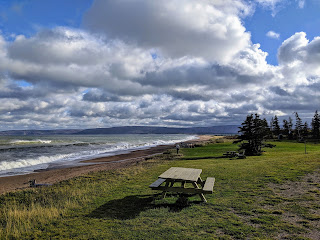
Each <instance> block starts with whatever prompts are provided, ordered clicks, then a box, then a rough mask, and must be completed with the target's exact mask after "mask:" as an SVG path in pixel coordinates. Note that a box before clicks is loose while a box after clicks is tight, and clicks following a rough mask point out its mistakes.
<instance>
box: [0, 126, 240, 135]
mask: <svg viewBox="0 0 320 240" xmlns="http://www.w3.org/2000/svg"><path fill="white" fill-rule="evenodd" d="M238 130H239V126H237V125H224V126H212V127H193V128H173V127H148V126H125V127H112V128H94V129H57V130H12V131H2V132H0V136H18V135H19V136H21V135H25V136H32V135H73V134H77V135H80V134H83V135H85V134H86V135H89V134H90V135H95V134H237V133H238Z"/></svg>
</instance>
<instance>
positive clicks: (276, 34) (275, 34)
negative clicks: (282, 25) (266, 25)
mask: <svg viewBox="0 0 320 240" xmlns="http://www.w3.org/2000/svg"><path fill="white" fill-rule="evenodd" d="M266 36H267V37H269V38H274V39H279V38H280V34H279V33H276V32H274V31H269V32H267V34H266Z"/></svg>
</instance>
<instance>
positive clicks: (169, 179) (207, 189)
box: [149, 167, 215, 202]
mask: <svg viewBox="0 0 320 240" xmlns="http://www.w3.org/2000/svg"><path fill="white" fill-rule="evenodd" d="M201 172H202V169H195V168H182V167H172V168H169V169H168V170H167V171H165V172H164V173H162V174H161V175H160V176H159V178H158V180H156V181H155V182H153V183H152V184H151V185H150V186H149V187H150V188H151V189H152V190H161V191H162V197H163V198H164V197H165V196H166V193H167V192H173V193H178V194H190V195H191V196H193V195H199V196H200V198H201V200H202V201H203V202H207V200H206V198H205V197H204V195H203V194H210V193H212V192H213V186H214V182H215V178H214V177H208V178H207V179H206V181H202V179H201V177H200V174H201ZM176 183H178V184H179V185H180V186H174V184H176ZM187 183H191V185H192V187H191V188H190V187H186V184H187ZM161 184H164V186H161ZM176 185H177V184H176ZM189 185H190V184H189Z"/></svg>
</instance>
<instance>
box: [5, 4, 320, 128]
mask: <svg viewBox="0 0 320 240" xmlns="http://www.w3.org/2000/svg"><path fill="white" fill-rule="evenodd" d="M319 13H320V0H250V1H249V0H248V1H244V0H201V1H200V0H153V1H152V0H117V1H112V0H77V1H73V0H54V1H53V0H22V1H14V0H12V1H10V0H0V131H1V130H18V129H19V130H21V129H66V128H98V127H114V126H133V125H134V126H136V125H149V126H168V127H170V126H174V127H195V126H218V125H230V124H241V122H243V121H244V120H245V117H246V116H247V115H248V114H252V113H253V114H255V113H258V114H259V115H260V116H261V117H263V118H267V119H268V120H269V119H271V117H273V116H275V115H277V116H278V117H279V118H280V120H282V119H288V118H289V117H292V118H293V119H294V112H298V113H299V115H300V117H301V118H302V120H303V121H308V122H309V123H310V120H311V118H312V117H313V115H314V112H315V111H316V110H320V108H319V102H320V94H319V90H320V64H319V63H320V28H319V26H320V14H319Z"/></svg>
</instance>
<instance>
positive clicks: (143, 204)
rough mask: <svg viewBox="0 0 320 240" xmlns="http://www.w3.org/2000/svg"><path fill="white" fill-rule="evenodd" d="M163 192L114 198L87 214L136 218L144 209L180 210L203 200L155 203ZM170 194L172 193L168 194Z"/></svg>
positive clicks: (91, 215) (123, 218)
mask: <svg viewBox="0 0 320 240" xmlns="http://www.w3.org/2000/svg"><path fill="white" fill-rule="evenodd" d="M160 195H161V193H159V194H153V195H151V194H150V195H131V196H126V197H124V198H122V199H114V200H110V201H109V202H107V203H105V204H103V205H101V206H100V207H98V208H96V209H95V210H93V211H92V212H91V213H89V214H88V215H87V217H90V218H109V219H121V220H125V219H134V218H136V217H137V216H139V214H140V213H141V212H143V211H146V210H148V209H156V208H169V211H171V212H180V211H181V210H182V209H184V208H186V207H189V206H190V204H191V203H192V204H200V203H202V202H201V201H192V202H190V203H188V204H185V205H179V204H177V203H158V204H156V203H154V200H155V199H156V198H158V197H160ZM168 196H170V194H168Z"/></svg>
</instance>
